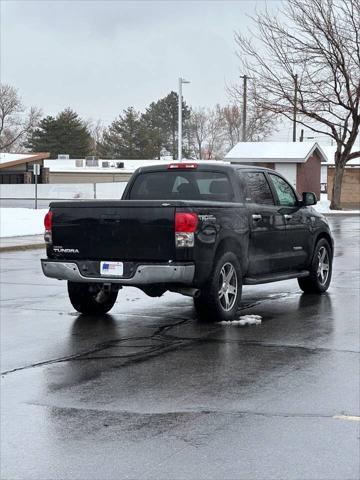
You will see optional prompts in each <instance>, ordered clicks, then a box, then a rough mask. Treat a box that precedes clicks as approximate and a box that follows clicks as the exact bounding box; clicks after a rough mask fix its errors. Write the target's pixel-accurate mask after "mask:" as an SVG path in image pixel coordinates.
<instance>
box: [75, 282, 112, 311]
mask: <svg viewBox="0 0 360 480" xmlns="http://www.w3.org/2000/svg"><path fill="white" fill-rule="evenodd" d="M68 294H69V299H70V302H71V305H72V306H73V307H74V308H75V310H77V311H78V312H80V313H85V314H89V315H103V314H104V313H107V312H108V311H109V310H111V309H112V307H113V306H114V303H115V302H116V299H117V295H118V292H117V291H116V290H115V291H114V290H111V289H109V290H105V289H104V285H103V284H101V283H76V282H68Z"/></svg>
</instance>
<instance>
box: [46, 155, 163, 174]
mask: <svg viewBox="0 0 360 480" xmlns="http://www.w3.org/2000/svg"><path fill="white" fill-rule="evenodd" d="M79 161H82V163H83V166H82V167H78V166H76V164H77V161H76V160H75V159H73V158H70V159H67V160H58V159H56V160H51V159H49V160H45V162H44V166H45V167H47V168H49V169H50V172H53V173H55V172H67V173H84V172H86V173H133V172H134V171H135V170H136V169H137V168H139V167H150V166H153V165H162V164H163V165H167V164H169V163H171V162H172V161H169V160H126V159H125V160H120V159H113V160H111V159H110V160H109V159H98V164H99V166H98V167H92V166H85V160H84V159H78V162H79ZM103 162H107V163H108V164H109V166H108V167H103V166H102V164H103ZM118 162H121V163H123V164H124V167H123V168H117V167H116V163H118ZM111 165H113V166H111Z"/></svg>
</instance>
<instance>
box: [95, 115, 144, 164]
mask: <svg viewBox="0 0 360 480" xmlns="http://www.w3.org/2000/svg"><path fill="white" fill-rule="evenodd" d="M139 117H140V116H139V113H138V112H137V111H136V110H135V109H134V108H133V107H129V108H127V109H126V110H124V111H123V113H122V114H121V115H119V118H118V119H116V120H114V121H113V122H112V124H111V125H110V127H109V128H108V129H107V130H106V131H105V132H104V136H103V141H102V143H101V145H100V148H99V151H100V153H101V156H103V157H104V158H119V159H121V158H128V159H138V158H144V153H143V152H144V148H145V143H146V141H145V139H144V132H143V129H142V125H141V123H140V118H139Z"/></svg>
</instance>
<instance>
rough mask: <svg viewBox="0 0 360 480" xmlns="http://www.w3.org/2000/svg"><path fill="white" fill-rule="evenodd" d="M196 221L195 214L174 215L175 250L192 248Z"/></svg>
mask: <svg viewBox="0 0 360 480" xmlns="http://www.w3.org/2000/svg"><path fill="white" fill-rule="evenodd" d="M198 221H199V219H198V216H197V214H196V213H187V212H182V213H176V214H175V246H176V247H177V248H185V247H193V246H194V232H195V231H196V228H197V225H198Z"/></svg>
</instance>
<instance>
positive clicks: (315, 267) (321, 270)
mask: <svg viewBox="0 0 360 480" xmlns="http://www.w3.org/2000/svg"><path fill="white" fill-rule="evenodd" d="M331 274H332V252H331V248H330V245H329V242H328V241H327V240H325V238H322V239H320V240H319V241H318V243H317V244H316V247H315V252H314V257H313V261H312V263H311V266H310V275H309V276H308V277H304V278H299V279H298V283H299V287H300V288H301V290H302V291H303V292H305V293H324V292H326V290H327V289H328V288H329V285H330V281H331Z"/></svg>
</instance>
